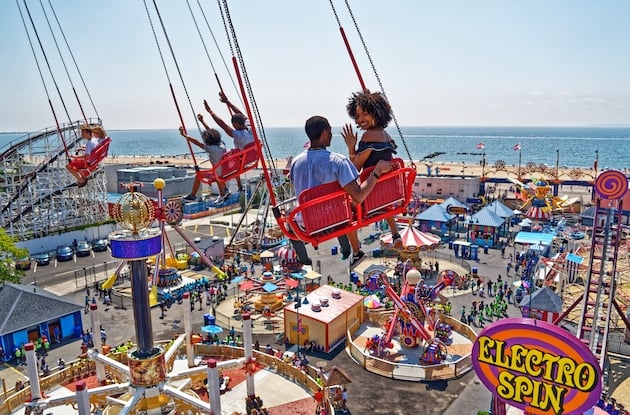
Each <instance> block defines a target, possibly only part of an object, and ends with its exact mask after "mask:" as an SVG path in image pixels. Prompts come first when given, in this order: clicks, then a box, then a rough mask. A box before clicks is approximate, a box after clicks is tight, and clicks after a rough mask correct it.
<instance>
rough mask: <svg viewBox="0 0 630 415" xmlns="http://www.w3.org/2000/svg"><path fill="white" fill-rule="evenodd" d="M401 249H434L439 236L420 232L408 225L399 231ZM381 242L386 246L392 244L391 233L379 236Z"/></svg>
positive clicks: (437, 244)
mask: <svg viewBox="0 0 630 415" xmlns="http://www.w3.org/2000/svg"><path fill="white" fill-rule="evenodd" d="M400 237H401V239H402V245H403V246H402V249H403V250H405V251H426V250H428V249H436V248H437V247H439V245H440V237H439V236H436V235H433V234H431V233H426V232H421V231H419V230H418V229H416V228H414V227H413V226H408V227H406V228H405V229H403V230H402V231H401V232H400ZM381 243H382V244H383V245H385V246H387V247H388V248H391V247H392V246H393V240H392V234H391V233H386V234H384V235H383V236H381Z"/></svg>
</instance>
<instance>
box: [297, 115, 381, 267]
mask: <svg viewBox="0 0 630 415" xmlns="http://www.w3.org/2000/svg"><path fill="white" fill-rule="evenodd" d="M305 131H306V135H307V136H308V138H309V140H310V143H311V145H310V148H309V149H308V150H306V151H304V152H302V153H300V154H299V155H297V156H296V157H295V159H294V160H293V163H292V164H291V172H290V177H291V181H292V182H293V187H294V189H295V194H296V196H299V194H300V193H302V192H303V191H304V190H306V189H309V188H311V187H315V186H319V185H320V184H324V183H329V182H333V181H337V182H338V183H339V185H340V186H341V187H342V188H343V189H344V190H345V191H346V192H347V193H348V194H349V195H350V197H351V198H352V199H353V200H354V201H355V202H356V203H362V202H363V201H364V200H365V198H367V196H368V195H369V194H370V192H371V191H372V189H374V186H375V185H376V182H377V181H378V178H379V177H380V176H381V175H382V174H385V173H388V172H390V171H391V170H392V169H393V164H392V162H390V161H385V160H379V162H378V163H377V164H376V166H375V167H374V170H373V172H372V174H371V175H370V176H368V178H367V179H366V180H365V181H364V182H363V183H360V182H359V172H358V171H357V168H356V167H355V166H354V164H352V162H351V161H350V159H349V158H347V157H346V156H344V155H341V154H339V153H333V152H330V151H329V150H328V149H327V147H329V146H330V142H331V140H332V128H331V126H330V123H329V122H328V120H327V119H326V118H324V117H322V116H319V115H316V116H313V117H311V118H309V119H308V120H306V125H305ZM347 237H348V239H349V241H350V246H351V248H352V257H351V263H350V265H355V264H356V263H357V262H358V261H360V260H361V259H362V258H363V257H364V256H365V253H364V252H363V251H361V250H360V249H359V238H358V236H357V233H356V231H352V232H349V233H348V234H347ZM291 242H292V243H293V246H294V248H295V250H296V252H297V254H298V257H299V258H300V262H302V263H304V262H303V261H302V260H303V259H305V260H307V261H308V259H307V258H308V257H307V256H306V255H305V253H306V249H305V248H304V243H303V242H302V241H291ZM340 242H341V240H340ZM343 251H344V249H343V243H342V252H343ZM301 254H302V255H304V256H302V255H301Z"/></svg>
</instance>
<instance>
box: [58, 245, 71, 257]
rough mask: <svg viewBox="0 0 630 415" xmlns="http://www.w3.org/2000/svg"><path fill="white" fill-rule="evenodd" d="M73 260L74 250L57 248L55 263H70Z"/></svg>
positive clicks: (66, 247) (63, 247)
mask: <svg viewBox="0 0 630 415" xmlns="http://www.w3.org/2000/svg"><path fill="white" fill-rule="evenodd" d="M73 259H74V250H73V249H72V247H71V246H68V245H62V246H59V247H57V261H72V260H73Z"/></svg>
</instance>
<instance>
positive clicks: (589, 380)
mask: <svg viewBox="0 0 630 415" xmlns="http://www.w3.org/2000/svg"><path fill="white" fill-rule="evenodd" d="M596 374H597V370H595V368H594V367H593V365H591V364H588V363H586V362H582V363H580V364H579V365H577V367H576V368H575V372H573V382H574V383H575V387H576V388H577V389H578V390H580V391H582V392H590V391H592V390H593V389H594V388H595V386H596V385H597V382H599V379H598V377H597V376H596Z"/></svg>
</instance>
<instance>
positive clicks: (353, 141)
mask: <svg viewBox="0 0 630 415" xmlns="http://www.w3.org/2000/svg"><path fill="white" fill-rule="evenodd" d="M341 136H342V137H343V139H344V141H345V142H346V146H348V150H349V151H350V153H351V154H352V153H354V148H355V147H356V145H357V140H358V136H357V133H355V132H354V131H353V130H352V125H350V124H346V125H344V126H343V129H342V130H341Z"/></svg>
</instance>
